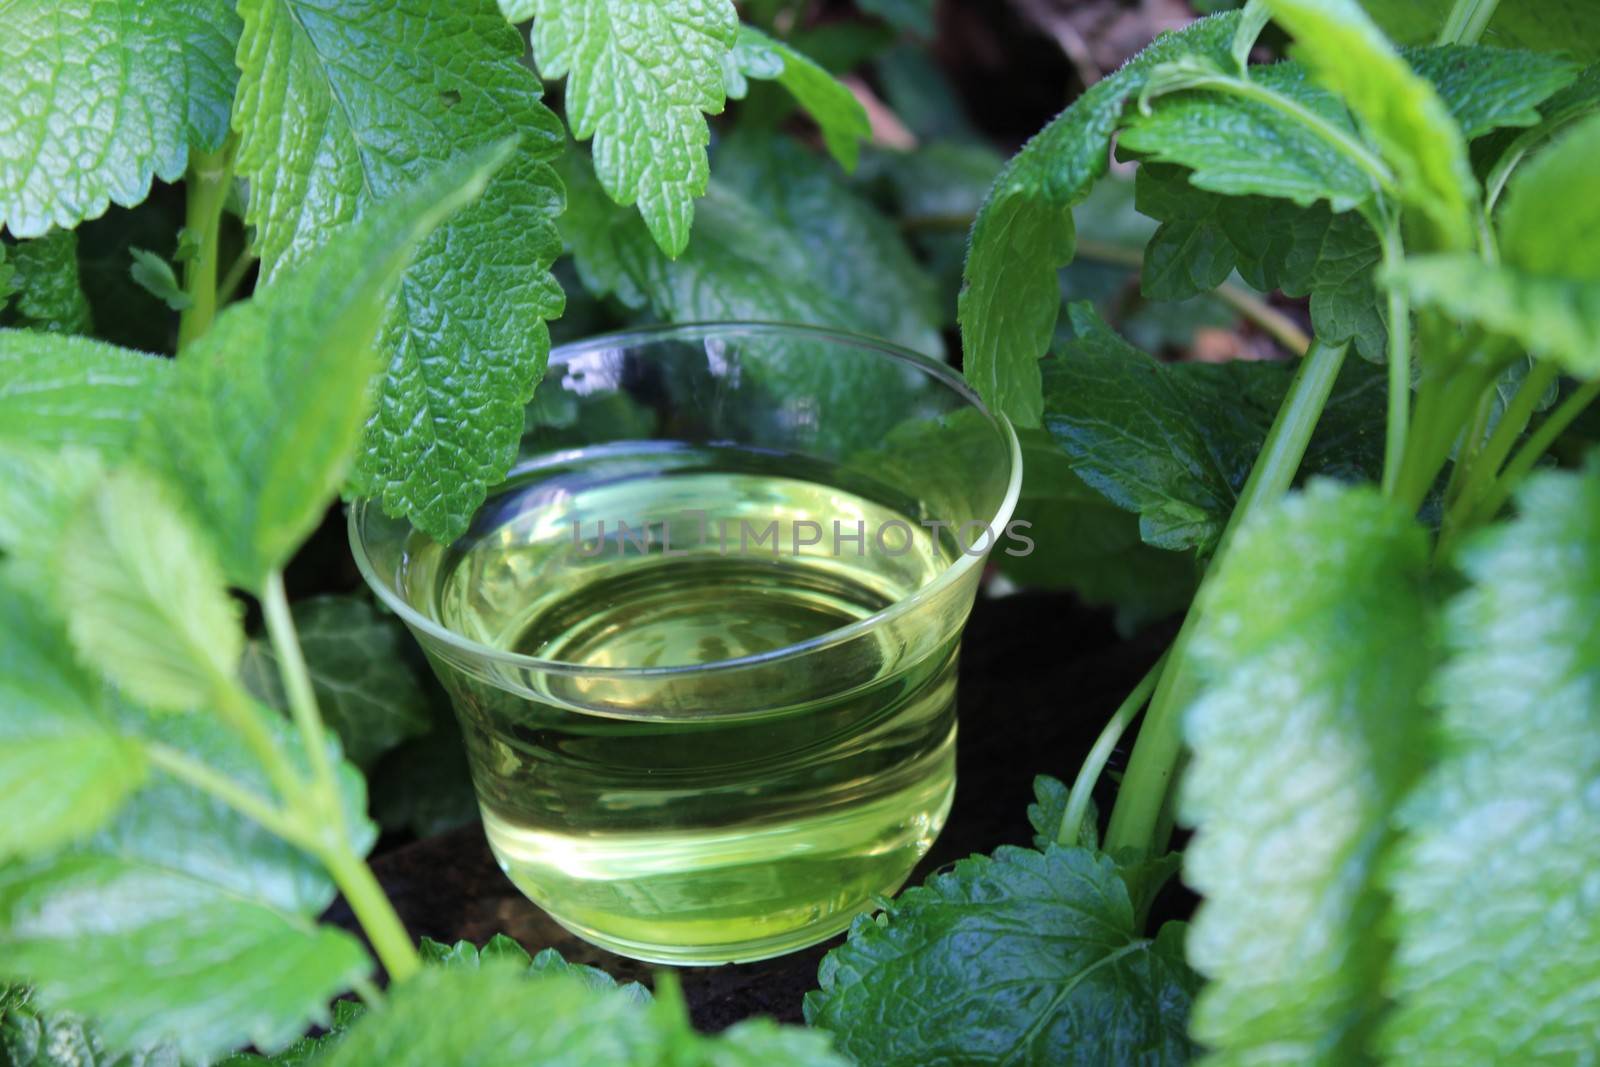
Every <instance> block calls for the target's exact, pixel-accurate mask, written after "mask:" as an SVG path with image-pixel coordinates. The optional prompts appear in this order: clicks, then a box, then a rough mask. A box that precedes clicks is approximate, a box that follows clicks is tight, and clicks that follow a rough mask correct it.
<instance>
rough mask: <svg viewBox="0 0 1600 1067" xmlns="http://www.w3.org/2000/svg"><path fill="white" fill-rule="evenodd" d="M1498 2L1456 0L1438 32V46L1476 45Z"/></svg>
mask: <svg viewBox="0 0 1600 1067" xmlns="http://www.w3.org/2000/svg"><path fill="white" fill-rule="evenodd" d="M1499 6H1500V0H1456V2H1455V3H1454V4H1453V5H1451V7H1450V14H1449V15H1448V16H1447V17H1446V18H1445V20H1444V26H1443V27H1442V28H1441V29H1440V30H1439V40H1438V41H1437V43H1438V44H1476V43H1477V40H1478V38H1479V37H1482V36H1483V31H1484V28H1485V27H1487V26H1488V25H1489V20H1490V19H1492V18H1494V11H1495V8H1497V7H1499Z"/></svg>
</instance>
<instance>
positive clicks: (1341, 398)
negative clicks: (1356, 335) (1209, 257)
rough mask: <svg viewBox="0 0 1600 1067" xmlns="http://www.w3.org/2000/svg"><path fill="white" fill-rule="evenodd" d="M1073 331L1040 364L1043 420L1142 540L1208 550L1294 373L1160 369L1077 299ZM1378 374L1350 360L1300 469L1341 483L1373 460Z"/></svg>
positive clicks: (1230, 367) (1377, 439)
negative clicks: (1132, 518)
mask: <svg viewBox="0 0 1600 1067" xmlns="http://www.w3.org/2000/svg"><path fill="white" fill-rule="evenodd" d="M1071 316H1072V320H1073V324H1074V326H1075V327H1076V330H1077V333H1078V336H1077V338H1076V339H1075V340H1073V341H1070V342H1068V343H1066V344H1065V345H1064V346H1063V347H1062V348H1061V350H1060V352H1059V354H1058V355H1057V356H1056V358H1053V359H1048V360H1045V362H1044V367H1045V419H1044V421H1045V427H1046V429H1048V430H1049V432H1050V434H1051V436H1052V437H1054V438H1055V441H1056V443H1057V445H1058V446H1060V448H1061V449H1062V450H1063V451H1064V452H1065V453H1066V456H1067V458H1068V460H1069V461H1070V462H1071V464H1072V468H1073V470H1074V471H1075V472H1076V473H1077V475H1078V476H1079V477H1080V478H1082V479H1083V480H1084V481H1085V482H1087V483H1088V484H1089V485H1090V486H1092V487H1093V488H1094V489H1096V490H1098V491H1099V492H1100V493H1101V494H1103V495H1104V496H1105V497H1106V498H1107V499H1108V500H1110V501H1111V502H1112V503H1114V504H1116V505H1117V506H1119V507H1122V508H1124V509H1126V510H1128V511H1132V512H1135V513H1137V514H1138V515H1139V533H1140V536H1141V537H1142V538H1143V539H1144V541H1145V542H1146V543H1148V544H1151V545H1155V546H1157V547H1159V548H1167V549H1191V548H1192V549H1198V550H1200V551H1201V552H1209V551H1210V549H1211V548H1212V547H1214V545H1215V544H1216V541H1217V538H1218V537H1219V536H1220V535H1221V533H1222V528H1223V526H1224V525H1225V524H1226V523H1227V521H1228V517H1229V515H1231V514H1232V512H1233V507H1234V504H1235V503H1237V501H1238V498H1239V493H1240V491H1241V490H1242V489H1243V488H1244V483H1245V479H1246V478H1248V477H1249V473H1250V468H1251V466H1252V465H1253V464H1254V462H1255V459H1256V455H1257V454H1258V453H1259V452H1260V450H1261V445H1262V443H1263V442H1264V441H1265V440H1266V435H1267V430H1268V428H1269V427H1270V426H1271V425H1272V420H1273V417H1274V416H1275V414H1276V413H1277V410H1278V408H1279V406H1280V405H1281V404H1282V402H1283V398H1284V396H1285V395H1286V394H1287V393H1288V390H1289V384H1290V381H1291V379H1292V378H1293V375H1294V366H1293V365H1292V364H1288V363H1248V362H1233V363H1223V364H1207V363H1173V364H1163V363H1159V362H1157V361H1156V360H1155V359H1154V358H1152V357H1151V356H1149V355H1146V354H1145V353H1143V352H1141V351H1139V350H1138V349H1136V348H1134V347H1133V346H1131V345H1129V344H1128V343H1127V342H1126V341H1124V340H1122V339H1121V338H1120V337H1118V336H1117V335H1116V334H1115V333H1114V332H1112V330H1111V328H1110V327H1108V326H1107V325H1106V324H1105V323H1104V322H1102V321H1101V320H1100V319H1099V318H1098V317H1096V316H1095V314H1094V312H1093V311H1092V310H1091V309H1090V308H1089V307H1088V306H1087V305H1083V304H1074V305H1072V308H1071ZM1383 390H1384V382H1383V375H1382V373H1381V372H1379V371H1378V370H1377V369H1376V368H1373V367H1371V366H1370V365H1368V364H1366V363H1363V362H1360V361H1355V360H1352V361H1349V362H1347V364H1346V366H1345V368H1344V369H1343V371H1342V372H1341V375H1340V378H1339V381H1338V382H1337V383H1336V385H1335V390H1334V394H1333V396H1332V397H1331V398H1330V400H1329V403H1328V407H1327V409H1326V411H1325V412H1324V415H1323V418H1322V420H1321V422H1320V423H1319V426H1318V433H1317V435H1316V436H1315V437H1313V440H1312V443H1311V445H1310V447H1309V448H1308V449H1307V452H1306V457H1305V460H1304V462H1303V463H1302V464H1301V469H1302V470H1303V471H1304V472H1305V473H1307V474H1313V473H1322V474H1328V475H1334V476H1338V477H1341V478H1360V477H1363V476H1367V475H1370V474H1371V473H1372V472H1373V471H1375V470H1376V469H1377V468H1378V466H1379V464H1381V455H1382V438H1383V428H1382V421H1381V419H1382V411H1381V409H1382V397H1383Z"/></svg>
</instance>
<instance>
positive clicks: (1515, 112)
mask: <svg viewBox="0 0 1600 1067" xmlns="http://www.w3.org/2000/svg"><path fill="white" fill-rule="evenodd" d="M1400 54H1401V55H1402V56H1404V57H1405V59H1406V62H1408V63H1410V64H1411V69H1412V70H1414V71H1416V72H1417V73H1418V74H1420V75H1422V76H1423V77H1424V78H1426V79H1427V80H1428V82H1429V83H1430V84H1431V85H1432V86H1433V88H1434V91H1435V92H1437V93H1438V94H1439V97H1440V99H1442V100H1443V101H1444V105H1445V107H1447V108H1449V110H1450V114H1451V116H1452V117H1453V118H1454V119H1455V120H1456V125H1458V126H1460V127H1461V133H1462V135H1463V136H1464V137H1466V139H1467V140H1469V141H1470V140H1473V139H1474V138H1477V137H1482V136H1483V135H1484V134H1486V133H1488V132H1489V131H1491V130H1495V129H1499V128H1500V127H1502V126H1533V125H1536V124H1538V122H1539V121H1540V115H1539V105H1541V104H1543V103H1544V102H1545V101H1546V100H1548V99H1549V98H1550V97H1551V96H1553V95H1554V94H1555V93H1557V92H1558V91H1560V90H1561V89H1563V88H1565V87H1566V86H1568V85H1569V84H1571V82H1572V80H1573V79H1574V78H1576V77H1577V76H1578V69H1579V68H1578V65H1577V64H1576V63H1573V62H1572V61H1570V60H1567V59H1563V58H1562V57H1560V56H1550V55H1541V54H1540V53H1537V52H1525V51H1520V50H1516V49H1509V48H1490V47H1487V46H1483V45H1457V44H1452V45H1442V46H1439V47H1435V48H1405V49H1401V53H1400Z"/></svg>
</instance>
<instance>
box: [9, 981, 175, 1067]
mask: <svg viewBox="0 0 1600 1067" xmlns="http://www.w3.org/2000/svg"><path fill="white" fill-rule="evenodd" d="M32 998H33V991H32V990H30V989H29V988H28V987H27V986H21V985H19V986H10V987H7V986H5V985H3V984H0V1060H3V1062H5V1063H6V1064H8V1065H9V1067H178V1054H177V1052H175V1051H174V1050H173V1049H172V1048H171V1047H170V1046H163V1047H160V1048H155V1049H144V1050H140V1051H137V1052H131V1053H127V1054H123V1055H118V1054H114V1053H111V1052H108V1051H106V1047H105V1043H104V1042H103V1041H101V1040H100V1035H99V1034H97V1033H95V1031H94V1029H93V1028H92V1027H91V1026H89V1025H88V1024H87V1023H86V1022H84V1020H83V1019H81V1018H79V1017H78V1016H76V1015H73V1014H71V1013H70V1012H49V1013H45V1012H41V1011H39V1009H38V1007H37V1005H35V1004H34V1003H32Z"/></svg>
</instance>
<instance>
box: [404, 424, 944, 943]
mask: <svg viewBox="0 0 1600 1067" xmlns="http://www.w3.org/2000/svg"><path fill="white" fill-rule="evenodd" d="M888 496H889V494H886V493H882V492H881V491H878V490H876V489H875V487H872V486H869V485H865V484H863V483H862V482H861V481H860V479H859V476H858V477H856V478H855V479H853V480H852V479H850V478H846V477H845V476H843V475H842V474H840V473H839V472H837V471H833V470H830V469H826V468H817V467H807V468H803V469H798V470H797V469H796V468H795V465H794V463H793V462H792V461H786V460H783V459H781V458H779V457H771V456H765V455H753V454H750V453H742V452H741V453H734V452H730V451H729V450H718V449H705V450H685V449H669V450H665V451H661V450H659V449H656V448H650V447H647V446H638V448H637V450H636V451H634V452H631V453H629V452H627V451H626V450H621V451H619V450H617V449H616V448H614V447H613V448H612V449H607V450H602V451H601V452H599V453H597V454H596V455H594V456H593V457H588V458H585V457H579V458H578V459H569V460H568V461H566V462H564V463H563V464H562V466H561V467H560V468H559V469H556V470H551V469H541V470H538V471H533V472H529V473H527V474H526V475H524V477H523V479H522V480H521V481H520V482H517V483H514V484H513V485H512V486H511V487H510V488H508V489H507V490H506V491H504V492H502V493H501V494H500V495H499V496H498V497H496V498H494V499H493V500H491V501H490V502H489V503H488V504H487V505H486V506H485V508H484V510H483V512H482V513H480V517H479V521H478V523H477V524H476V526H475V527H474V530H473V531H472V532H471V533H470V534H469V535H468V537H467V538H464V539H463V540H462V541H459V542H457V543H456V544H455V545H454V546H452V547H451V548H449V549H442V548H438V547H436V546H435V547H433V548H429V547H428V546H427V545H421V546H419V548H418V550H417V553H416V555H415V558H414V560H413V561H412V564H411V566H412V567H413V573H414V574H417V575H420V576H422V578H423V579H424V581H423V582H422V583H421V585H422V587H423V588H426V589H428V590H429V592H430V601H429V603H428V604H427V605H419V606H424V607H426V608H427V609H428V610H430V611H431V613H433V614H434V615H435V617H437V618H438V619H439V620H440V621H441V622H443V623H444V624H445V625H446V626H448V627H449V628H450V629H452V630H454V631H456V632H458V633H462V634H465V635H468V636H470V637H472V638H474V639H476V640H478V641H481V642H484V643H486V644H489V645H491V646H493V647H497V648H503V649H508V650H512V651H516V652H521V653H525V654H528V655H532V656H537V657H540V658H542V659H548V660H559V661H562V662H567V663H575V664H583V665H587V666H591V667H657V668H667V667H682V666H693V665H699V664H705V663H711V662H715V661H721V660H727V659H730V658H735V657H744V656H752V655H759V654H761V653H764V652H771V651H774V650H777V649H780V648H784V647H786V646H788V645H791V644H794V643H796V642H799V641H804V640H807V639H809V638H813V637H818V636H820V635H822V634H826V633H828V632H830V631H833V630H837V629H838V628H839V627H841V626H845V625H848V624H850V623H852V622H855V621H857V620H860V619H863V618H866V617H867V616H869V615H872V614H873V613H875V612H877V611H879V610H881V609H883V608H885V607H887V606H888V605H890V604H892V603H894V602H895V601H897V600H900V599H902V598H903V597H905V596H907V595H909V594H911V593H913V592H914V591H915V590H916V589H918V588H920V587H921V586H923V585H925V584H927V583H928V582H930V581H932V580H933V578H934V577H936V576H937V575H938V574H939V573H941V572H942V571H943V570H944V569H945V568H946V567H947V566H948V565H949V563H950V559H951V554H952V549H950V548H949V547H947V546H946V545H944V544H942V543H940V542H939V541H937V540H935V539H933V538H932V537H930V536H929V535H928V531H927V530H925V529H922V528H920V527H918V526H917V524H916V522H915V519H914V518H912V515H913V513H914V511H913V509H914V508H915V505H914V503H911V502H906V501H893V500H889V501H887V502H885V499H884V498H886V497H888ZM691 511H697V512H704V516H700V515H698V514H696V515H689V514H688V513H689V512H691ZM602 519H604V520H606V523H607V532H608V536H610V537H611V538H612V540H610V541H608V542H606V543H604V544H603V545H602V543H601V542H599V541H598V540H597V539H596V537H595V534H596V530H597V523H598V522H599V521H600V520H602ZM618 519H621V520H623V521H627V522H629V524H630V527H634V526H643V525H644V524H645V523H646V522H653V523H655V524H656V528H657V538H656V542H657V543H656V544H655V545H654V546H653V547H652V549H651V550H649V551H642V550H640V549H639V547H638V542H637V541H634V542H630V543H628V544H622V543H621V542H620V541H617V540H616V539H615V537H614V534H612V531H613V530H614V528H615V527H614V523H615V521H616V520H618ZM807 519H810V520H813V521H818V522H819V523H820V524H821V525H822V527H823V528H824V530H830V529H831V526H830V524H831V522H832V521H833V520H836V519H840V520H843V521H844V528H845V529H847V530H850V531H853V530H854V529H855V523H856V521H857V520H858V519H859V521H861V522H862V523H863V528H864V529H865V530H866V531H867V539H866V544H865V545H864V550H863V551H861V552H860V553H859V554H858V553H857V551H856V546H855V545H854V544H853V543H846V544H845V545H843V551H841V552H839V553H838V554H835V553H834V551H833V548H834V547H835V546H833V545H832V544H829V543H824V544H821V545H817V546H802V548H801V550H800V553H799V554H798V555H796V554H793V553H792V552H791V547H792V544H793V541H794V540H795V538H794V533H795V527H794V524H795V522H796V521H804V520H807ZM894 519H899V520H901V521H902V522H904V523H905V524H906V527H907V528H909V529H910V530H912V531H914V534H913V537H912V544H911V549H910V550H909V551H905V552H900V553H897V554H894V555H890V554H888V553H886V552H883V551H879V550H877V549H878V546H877V545H876V544H874V543H873V541H872V531H874V530H876V529H878V528H880V526H881V525H882V524H883V523H885V522H888V521H890V520H894ZM740 520H745V522H746V523H748V524H750V525H751V526H753V527H754V529H756V530H760V529H762V528H764V527H765V526H766V524H767V523H768V522H775V523H776V524H777V526H776V531H777V534H778V536H779V539H780V548H781V551H780V552H778V553H777V554H776V557H775V558H774V556H773V555H771V554H769V553H768V552H767V551H766V550H765V548H757V549H752V548H750V546H749V545H748V543H747V544H745V545H744V546H742V547H741V544H740V541H739V538H740V530H741V526H740ZM574 522H577V523H578V531H579V533H580V534H581V539H582V544H579V543H577V542H576V541H575V538H574V532H573V526H572V524H573V523H574ZM663 522H664V523H665V524H666V526H667V528H668V532H669V533H670V537H671V539H670V551H671V553H672V554H671V555H668V554H667V553H666V552H665V551H663V549H662V546H661V545H660V543H659V541H660V538H659V533H660V529H661V524H662V523H663ZM724 531H726V533H724ZM809 533H810V531H804V532H802V533H801V536H800V540H802V541H804V540H805V539H807V537H808V535H809ZM888 537H889V543H890V544H891V546H892V547H895V548H898V547H899V545H900V543H901V541H902V540H903V534H902V533H901V532H900V531H899V530H898V529H897V530H896V531H895V532H894V533H892V534H890V535H888ZM824 540H825V542H826V541H827V540H828V539H827V538H825V539H824ZM747 541H748V538H747ZM597 548H598V549H600V550H599V551H598V552H596V554H595V555H593V556H587V555H585V552H589V551H595V550H596V549H597ZM680 552H683V553H686V555H678V553H680ZM413 588H417V586H416V585H413ZM903 637H904V635H903V633H902V634H901V638H902V639H903ZM889 640H890V639H889V638H888V637H885V638H883V641H884V642H885V645H884V647H882V648H881V649H880V648H879V647H878V646H877V645H875V644H874V643H873V642H872V641H868V642H865V644H866V646H867V649H866V652H865V653H864V655H865V661H866V662H865V666H862V665H861V663H859V662H858V663H856V664H855V667H854V668H853V670H854V673H852V674H851V676H850V677H849V678H848V679H846V678H843V677H841V678H840V679H838V681H839V682H840V685H841V686H842V687H843V688H842V689H841V690H838V691H835V692H829V686H828V681H829V679H827V678H825V677H824V678H800V679H795V680H796V681H797V682H800V683H802V687H807V686H809V689H810V690H811V691H812V692H811V693H810V695H809V696H808V698H807V699H804V700H802V701H799V702H789V703H786V704H782V705H779V706H773V704H772V703H771V696H770V694H767V693H764V692H763V691H759V690H758V689H757V688H756V687H754V686H750V685H748V684H747V682H745V681H742V680H741V674H740V672H737V671H734V672H729V671H726V670H721V669H718V670H710V671H705V672H697V673H692V674H675V675H672V676H671V677H659V678H656V679H649V678H646V679H637V678H634V679H629V680H615V679H602V680H596V679H595V678H594V676H592V675H590V676H581V675H580V676H565V675H559V676H557V675H533V676H532V677H529V676H528V673H527V672H524V674H523V675H522V676H521V680H522V682H523V683H524V684H525V685H526V686H527V687H528V688H527V691H526V692H525V693H524V694H523V695H521V696H518V695H513V694H512V693H510V692H507V691H506V690H505V688H503V687H501V686H497V685H495V684H491V683H490V682H489V681H487V680H482V679H473V678H468V677H464V676H458V677H457V678H456V679H455V680H454V681H453V682H452V683H451V688H452V691H453V696H454V697H455V701H456V706H457V710H458V712H459V715H460V718H461V720H462V723H463V726H464V728H465V733H466V738H467V745H468V752H469V755H470V756H471V760H472V765H473V774H474V781H475V784H476V786H477V790H478V795H479V800H480V803H481V805H482V808H483V815H484V826H485V829H486V831H487V834H488V838H489V843H490V845H491V846H492V848H493V849H494V852H495V855H496V856H497V857H498V859H499V861H500V863H501V865H502V866H503V867H504V869H505V871H506V873H507V874H508V875H509V876H510V877H511V878H512V880H513V881H514V882H515V883H516V884H517V886H518V888H520V889H521V890H522V891H523V892H524V893H525V894H527V895H528V897H530V898H531V899H532V900H533V901H535V902H536V903H538V904H539V905H540V906H541V907H543V908H544V909H545V910H546V911H548V912H549V913H550V914H551V915H552V916H553V917H554V918H555V919H557V920H558V921H559V922H561V923H562V924H563V925H565V926H567V927H568V928H569V929H571V930H573V931H574V932H575V933H577V934H579V935H580V936H582V937H584V938H586V939H588V940H590V941H592V942H595V943H596V944H599V945H601V946H603V947H606V948H610V949H612V950H614V951H617V952H620V953H623V954H626V955H629V956H634V957H637V958H641V959H647V960H655V961H661V962H669V963H720V962H726V961H733V960H750V959H759V958H762V957H765V956H771V955H777V954H779V953H783V952H787V951H791V950H793V949H796V948H800V947H803V946H805V945H808V944H812V943H815V942H816V941H819V940H821V939H823V938H826V937H828V936H830V935H832V934H834V933H836V932H838V931H840V930H842V929H844V928H845V927H846V926H848V924H849V922H850V920H851V919H852V918H853V917H854V916H855V915H857V914H859V913H860V912H862V911H863V910H866V909H868V908H870V907H871V906H872V903H873V900H874V898H875V897H877V896H880V895H887V894H890V893H892V892H893V891H894V890H895V889H897V888H898V887H899V885H900V884H901V882H903V881H904V880H905V877H906V875H907V874H908V873H909V872H910V870H911V868H912V866H913V865H914V864H915V863H916V861H917V860H918V859H919V858H920V857H921V856H922V855H923V854H924V853H925V852H926V851H927V849H928V847H929V845H930V844H931V843H932V842H933V839H934V837H935V836H936V835H937V834H938V832H939V830H940V828H941V827H942V826H943V824H944V820H945V817H946V815H947V813H948V811H949V807H950V800H951V797H952V795H953V792H954V787H955V762H954V741H955V706H954V693H955V677H956V674H955V672H956V652H957V648H956V640H955V639H954V638H950V639H948V640H945V641H942V642H939V643H937V645H936V647H933V649H932V650H931V651H930V652H928V653H927V654H926V655H923V656H921V657H920V658H917V659H915V661H913V662H910V663H907V662H905V661H904V657H900V656H896V655H895V654H894V650H893V649H891V648H890V647H888V645H887V642H888V641H889ZM875 660H876V661H878V662H881V668H878V669H875V668H874V666H873V662H874V661H875ZM827 662H829V661H827V660H819V659H817V658H815V657H801V658H799V659H797V660H795V661H794V664H793V666H791V667H787V668H785V669H786V670H789V671H799V672H811V671H816V670H818V669H819V664H823V663H827ZM441 673H442V674H443V675H445V676H446V677H447V681H448V680H449V674H450V672H449V670H448V668H445V669H442V671H441ZM769 677H770V676H769ZM597 707H598V708H600V709H601V712H600V713H596V710H595V709H596V708H597ZM703 709H714V710H711V711H706V712H705V713H704V714H699V715H697V714H696V713H697V712H698V711H702V710H703Z"/></svg>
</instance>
